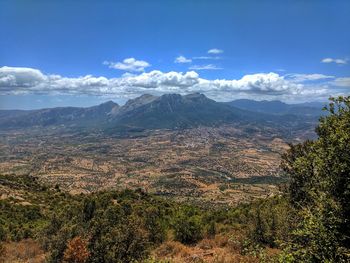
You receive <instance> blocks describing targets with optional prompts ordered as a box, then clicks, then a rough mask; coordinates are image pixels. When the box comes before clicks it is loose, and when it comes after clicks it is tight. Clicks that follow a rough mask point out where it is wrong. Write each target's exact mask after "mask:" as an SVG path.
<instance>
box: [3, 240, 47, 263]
mask: <svg viewBox="0 0 350 263" xmlns="http://www.w3.org/2000/svg"><path fill="white" fill-rule="evenodd" d="M3 249H4V250H3V255H2V256H1V257H0V262H1V263H13V262H16V263H22V262H23V263H24V262H30V263H43V262H45V252H44V251H43V250H42V249H41V248H40V246H39V244H38V243H37V242H36V241H34V240H32V239H25V240H22V241H20V242H9V243H5V244H4V248H3Z"/></svg>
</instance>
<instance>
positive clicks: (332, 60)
mask: <svg viewBox="0 0 350 263" xmlns="http://www.w3.org/2000/svg"><path fill="white" fill-rule="evenodd" d="M321 62H322V63H336V64H341V65H344V64H348V59H342V58H324V59H322V60H321Z"/></svg>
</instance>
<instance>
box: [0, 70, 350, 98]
mask: <svg viewBox="0 0 350 263" xmlns="http://www.w3.org/2000/svg"><path fill="white" fill-rule="evenodd" d="M326 77H330V76H323V75H321V74H311V75H305V74H299V75H298V74H296V76H294V79H293V78H291V77H290V76H289V77H288V76H282V75H279V74H277V73H274V72H270V73H258V74H249V75H245V76H243V77H241V78H238V79H215V80H210V79H205V78H201V77H200V75H199V74H198V73H197V72H195V71H188V72H175V71H170V72H162V71H159V70H153V71H151V72H147V73H146V72H142V73H140V74H130V73H127V74H123V75H122V76H121V77H118V78H106V77H103V76H100V77H95V76H92V75H86V76H80V77H75V78H68V77H64V76H60V75H53V74H44V73H42V72H41V71H40V70H38V69H32V68H17V67H0V95H14V94H68V95H94V96H104V97H114V98H116V97H124V98H128V97H129V98H130V97H135V96H138V95H141V94H144V93H151V94H155V95H160V94H164V93H180V94H188V93H193V92H202V93H204V94H206V95H207V96H209V97H211V98H213V99H217V100H221V101H224V100H230V99H235V98H239V97H251V98H254V97H256V96H258V97H259V99H276V98H278V99H286V100H287V99H288V100H291V99H296V98H303V97H305V96H308V97H311V96H312V97H313V98H318V97H321V96H323V97H324V98H326V97H328V96H329V95H331V94H335V92H334V90H331V89H330V86H331V85H333V86H334V87H335V86H340V87H348V86H350V78H337V79H333V80H332V81H328V82H326V83H323V84H322V85H320V84H319V83H314V82H311V83H309V82H305V83H304V82H302V81H301V79H304V80H309V79H320V78H321V79H324V78H326Z"/></svg>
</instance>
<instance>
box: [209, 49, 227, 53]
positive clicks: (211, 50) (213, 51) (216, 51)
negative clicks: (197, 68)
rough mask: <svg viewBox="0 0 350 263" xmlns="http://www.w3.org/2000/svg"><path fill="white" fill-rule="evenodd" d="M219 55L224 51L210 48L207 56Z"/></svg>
mask: <svg viewBox="0 0 350 263" xmlns="http://www.w3.org/2000/svg"><path fill="white" fill-rule="evenodd" d="M221 53H224V51H223V50H221V49H217V48H212V49H209V50H208V54H221Z"/></svg>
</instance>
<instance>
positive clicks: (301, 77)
mask: <svg viewBox="0 0 350 263" xmlns="http://www.w3.org/2000/svg"><path fill="white" fill-rule="evenodd" d="M285 77H286V78H287V79H290V80H292V81H293V82H305V81H317V80H325V79H333V78H334V76H328V75H324V74H288V75H286V76H285Z"/></svg>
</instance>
